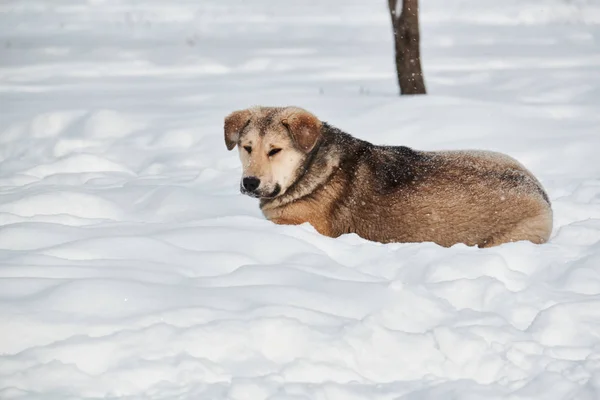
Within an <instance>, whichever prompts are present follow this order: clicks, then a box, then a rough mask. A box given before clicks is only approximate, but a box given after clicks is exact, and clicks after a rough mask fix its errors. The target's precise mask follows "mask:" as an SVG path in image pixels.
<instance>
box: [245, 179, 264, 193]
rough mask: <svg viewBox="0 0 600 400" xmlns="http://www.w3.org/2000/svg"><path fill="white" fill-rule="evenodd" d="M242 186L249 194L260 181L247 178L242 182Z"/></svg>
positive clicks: (256, 187)
mask: <svg viewBox="0 0 600 400" xmlns="http://www.w3.org/2000/svg"><path fill="white" fill-rule="evenodd" d="M242 186H243V187H244V189H246V190H247V191H249V192H254V191H255V190H256V189H258V187H259V186H260V179H258V178H255V177H253V176H249V177H247V178H244V179H243V180H242Z"/></svg>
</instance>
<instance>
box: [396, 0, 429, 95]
mask: <svg viewBox="0 0 600 400" xmlns="http://www.w3.org/2000/svg"><path fill="white" fill-rule="evenodd" d="M398 1H401V2H402V10H401V11H400V15H397V14H398V12H399V10H398V9H397V7H396V6H397V3H398ZM388 7H389V9H390V16H391V17H392V28H393V29H394V43H395V48H396V70H397V72H398V84H399V85H400V94H425V93H426V91H425V81H424V80H423V70H422V69H421V52H420V50H419V46H420V44H419V43H420V36H419V0H388Z"/></svg>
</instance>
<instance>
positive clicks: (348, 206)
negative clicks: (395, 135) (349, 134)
mask: <svg viewBox="0 0 600 400" xmlns="http://www.w3.org/2000/svg"><path fill="white" fill-rule="evenodd" d="M366 146H367V150H366V151H364V152H363V153H362V156H360V157H358V158H356V159H355V160H354V162H355V166H354V167H353V168H351V169H353V170H354V173H353V174H352V176H351V177H349V178H350V179H349V184H350V185H351V186H352V188H351V190H350V192H349V195H348V196H347V197H345V198H342V199H340V201H341V203H340V207H339V208H338V209H337V212H338V215H337V216H336V217H335V218H334V219H340V220H345V221H348V220H349V222H350V221H351V222H350V223H346V225H352V226H354V227H355V230H356V231H357V232H362V234H361V236H365V237H368V238H370V239H371V240H375V241H380V242H420V241H427V240H428V241H434V242H436V243H438V244H441V245H444V246H450V245H452V244H455V243H458V242H462V243H466V244H468V245H479V246H482V247H486V246H493V245H496V244H499V243H503V242H508V241H517V240H530V241H532V242H534V243H543V242H545V241H546V240H547V239H548V237H549V235H550V232H551V230H552V211H551V208H550V203H549V200H548V197H547V195H546V193H545V192H544V190H543V188H542V187H541V185H540V183H539V182H538V181H537V180H536V179H535V177H534V176H533V175H532V174H531V173H530V172H529V171H528V170H527V169H525V167H523V166H522V165H521V164H520V163H518V162H517V161H516V160H514V159H512V158H510V157H508V156H506V155H503V154H499V153H493V152H485V151H445V152H421V151H414V150H412V149H410V148H407V147H387V146H372V145H368V144H367V145H366ZM350 182H351V183H350ZM359 234H360V233H359Z"/></svg>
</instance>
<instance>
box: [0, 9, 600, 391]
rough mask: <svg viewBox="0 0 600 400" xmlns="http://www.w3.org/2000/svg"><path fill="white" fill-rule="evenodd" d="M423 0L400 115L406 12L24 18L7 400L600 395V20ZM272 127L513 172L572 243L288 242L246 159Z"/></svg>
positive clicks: (1, 28)
mask: <svg viewBox="0 0 600 400" xmlns="http://www.w3.org/2000/svg"><path fill="white" fill-rule="evenodd" d="M421 3H422V36H423V60H424V70H425V74H426V83H427V86H428V89H429V92H430V94H429V95H428V96H424V97H414V98H399V97H397V96H396V86H395V81H394V69H393V68H394V67H393V64H392V54H391V51H392V43H391V34H390V30H391V28H390V26H389V16H388V14H387V9H386V3H385V2H384V1H381V2H375V1H372V0H330V1H320V0H319V1H317V0H310V1H302V2H300V1H295V2H282V1H278V0H260V1H252V2H250V1H243V0H228V1H222V0H202V1H199V0H193V1H192V0H188V1H185V0H178V1H159V0H145V1H134V0H128V1H116V0H89V1H87V2H85V1H75V0H53V1H52V2H50V1H42V0H19V1H16V0H4V1H2V3H1V4H0V102H1V104H0V196H1V197H0V224H1V227H0V249H1V250H0V276H1V279H0V321H1V324H2V325H1V327H0V398H1V399H61V400H62V399H98V398H105V399H106V398H108V399H117V398H122V399H232V400H245V399H248V400H261V399H269V400H301V399H316V400H383V399H405V400H409V399H410V400H424V399H427V400H438V399H439V400H448V399H461V400H463V399H466V400H476V399H513V400H517V399H544V400H555V399H578V400H579V399H581V400H595V399H599V398H600V159H599V157H598V152H599V150H600V73H599V69H600V6H598V5H597V2H594V1H585V0H578V1H566V0H564V1H562V0H507V1H503V2H498V1H497V0H493V1H492V0H456V1H452V2H449V1H446V0H422V2H421ZM594 3H596V4H594ZM253 104H263V105H288V104H294V105H299V106H302V107H305V108H307V109H309V110H311V111H313V112H314V113H316V114H317V115H318V116H320V117H321V118H322V119H324V120H327V121H329V122H331V123H333V124H334V125H337V126H339V127H340V128H342V129H344V130H347V131H349V132H351V133H353V134H354V135H356V136H359V137H361V138H365V139H368V140H370V141H372V142H376V143H382V144H383V143H386V144H404V145H408V146H413V147H416V148H420V149H430V150H433V149H460V148H479V149H487V150H495V151H502V152H506V153H508V154H510V155H511V156H514V157H516V158H517V159H519V160H520V161H521V162H522V163H524V164H525V165H526V166H527V167H528V168H530V169H531V170H532V171H533V172H534V173H535V174H536V175H537V176H538V177H539V178H540V180H541V182H542V183H543V184H544V185H545V187H546V189H547V190H548V193H549V195H550V197H551V199H552V201H553V206H554V211H555V229H554V233H553V237H552V239H551V241H550V242H549V243H548V244H545V245H542V246H536V245H533V244H530V243H525V242H520V243H511V244H506V245H503V246H500V247H497V248H492V249H477V248H468V247H466V246H464V245H457V246H454V247H452V248H450V249H445V248H441V247H439V246H436V245H433V244H431V243H422V244H391V245H381V244H377V243H371V242H367V241H365V240H362V239H360V238H358V237H356V236H355V235H347V236H344V237H341V238H338V239H331V238H327V237H323V236H320V235H319V234H318V233H316V232H315V230H314V229H313V228H312V227H310V226H308V225H303V226H276V225H274V224H272V223H270V222H268V221H266V220H265V219H264V218H263V217H262V215H261V213H260V211H259V209H258V205H257V202H256V200H254V199H251V198H249V197H244V196H242V195H241V194H239V192H238V184H239V178H240V164H239V161H238V159H237V155H236V152H231V153H229V152H227V151H226V149H225V146H224V142H223V137H222V123H223V117H224V116H225V115H226V114H227V113H229V112H230V111H232V110H234V109H237V108H242V107H247V106H250V105H253Z"/></svg>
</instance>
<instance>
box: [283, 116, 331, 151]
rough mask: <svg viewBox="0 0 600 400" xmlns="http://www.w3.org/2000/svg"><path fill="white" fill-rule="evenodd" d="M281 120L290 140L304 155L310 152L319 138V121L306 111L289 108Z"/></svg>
mask: <svg viewBox="0 0 600 400" xmlns="http://www.w3.org/2000/svg"><path fill="white" fill-rule="evenodd" d="M286 111H288V113H287V115H285V117H284V118H283V119H282V120H281V122H282V123H283V125H285V126H286V128H287V129H288V130H289V131H290V135H291V136H292V140H294V142H295V143H296V145H297V146H298V147H299V148H300V149H301V150H302V151H304V152H305V153H308V152H310V151H311V150H312V149H313V147H315V144H316V143H317V140H319V138H320V137H321V125H322V124H321V121H320V120H319V119H318V118H317V117H315V116H314V115H312V114H311V113H309V112H308V111H306V110H303V109H301V108H296V107H289V108H288V110H286Z"/></svg>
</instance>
